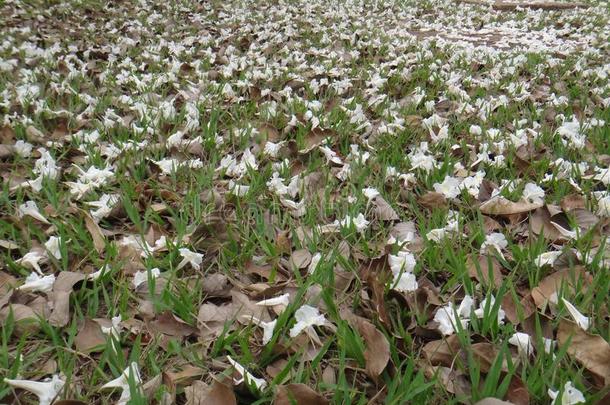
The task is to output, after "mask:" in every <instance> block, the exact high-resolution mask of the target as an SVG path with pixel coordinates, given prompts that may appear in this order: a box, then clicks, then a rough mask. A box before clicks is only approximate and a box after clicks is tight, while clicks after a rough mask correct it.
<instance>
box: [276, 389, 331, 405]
mask: <svg viewBox="0 0 610 405" xmlns="http://www.w3.org/2000/svg"><path fill="white" fill-rule="evenodd" d="M328 403H329V402H328V400H327V399H326V398H324V397H323V396H322V395H320V394H318V393H317V392H315V391H314V390H312V389H311V388H309V387H308V386H307V385H305V384H288V385H280V386H278V387H277V394H276V395H275V399H274V400H273V404H274V405H292V404H295V405H327V404H328Z"/></svg>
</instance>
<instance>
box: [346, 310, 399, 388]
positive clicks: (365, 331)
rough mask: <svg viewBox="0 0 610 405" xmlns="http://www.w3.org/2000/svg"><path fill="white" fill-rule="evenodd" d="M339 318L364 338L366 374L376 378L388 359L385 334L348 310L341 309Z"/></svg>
mask: <svg viewBox="0 0 610 405" xmlns="http://www.w3.org/2000/svg"><path fill="white" fill-rule="evenodd" d="M341 318H343V319H345V320H346V321H347V322H348V323H349V324H350V326H351V327H353V328H354V329H356V330H357V331H358V333H359V334H360V335H361V336H362V339H363V340H364V345H365V346H366V349H365V350H364V360H365V363H366V371H367V374H368V375H369V376H370V377H371V378H373V379H376V378H377V377H379V375H380V374H381V373H382V372H383V370H384V369H385V368H386V366H387V364H388V361H389V360H390V343H389V342H388V339H387V338H386V337H385V335H384V334H383V333H382V332H381V331H380V330H379V329H377V328H376V327H375V325H373V324H372V323H371V322H369V321H368V320H366V319H365V318H363V317H360V316H357V315H355V314H353V313H352V312H351V311H349V310H343V311H341Z"/></svg>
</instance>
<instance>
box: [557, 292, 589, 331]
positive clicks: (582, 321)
mask: <svg viewBox="0 0 610 405" xmlns="http://www.w3.org/2000/svg"><path fill="white" fill-rule="evenodd" d="M561 301H562V302H563V305H565V306H566V309H567V310H568V312H569V313H570V316H571V317H572V319H574V322H576V324H577V325H578V326H580V327H581V328H582V329H583V330H587V329H589V328H590V327H591V320H590V319H589V318H588V317H586V316H584V315H583V314H581V313H580V311H579V310H578V309H576V307H575V306H574V305H572V303H571V302H570V301H568V300H566V299H565V298H563V297H562V298H561Z"/></svg>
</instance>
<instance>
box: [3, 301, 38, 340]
mask: <svg viewBox="0 0 610 405" xmlns="http://www.w3.org/2000/svg"><path fill="white" fill-rule="evenodd" d="M11 313H12V316H13V320H14V321H15V332H16V333H17V334H18V335H22V334H24V333H34V332H36V331H37V330H39V329H40V323H39V322H38V316H37V315H36V312H34V310H33V309H32V308H30V307H28V306H26V305H22V304H10V305H8V306H6V307H5V308H2V309H1V310H0V324H2V323H4V322H5V321H6V320H7V319H8V317H9V316H10V314H11Z"/></svg>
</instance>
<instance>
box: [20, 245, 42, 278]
mask: <svg viewBox="0 0 610 405" xmlns="http://www.w3.org/2000/svg"><path fill="white" fill-rule="evenodd" d="M47 259H48V257H47V253H46V252H42V251H39V250H32V251H30V252H28V253H26V254H25V255H24V256H23V257H22V258H21V259H19V260H17V261H16V262H15V263H17V264H20V265H22V266H25V267H29V268H32V269H34V270H36V271H37V272H38V274H42V269H41V268H40V264H39V263H40V262H41V261H42V262H44V261H46V260H47Z"/></svg>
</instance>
